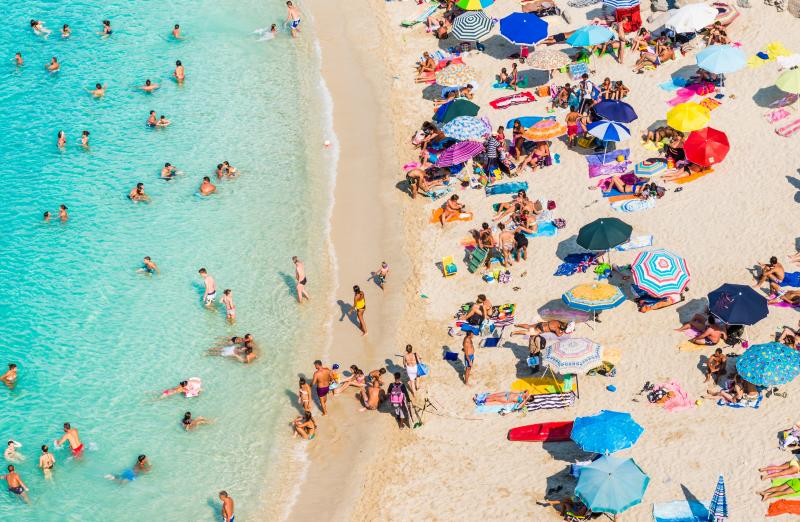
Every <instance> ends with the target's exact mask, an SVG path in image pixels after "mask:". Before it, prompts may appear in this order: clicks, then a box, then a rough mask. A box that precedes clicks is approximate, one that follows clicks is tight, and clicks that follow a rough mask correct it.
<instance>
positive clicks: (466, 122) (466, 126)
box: [442, 116, 492, 141]
mask: <svg viewBox="0 0 800 522" xmlns="http://www.w3.org/2000/svg"><path fill="white" fill-rule="evenodd" d="M442 132H443V133H444V135H445V136H447V137H448V138H453V139H456V140H459V141H465V140H480V139H483V138H484V137H485V136H486V135H487V134H490V133H491V132H492V128H491V126H490V124H489V120H487V119H486V118H477V117H475V116H459V117H457V118H453V120H452V121H450V122H448V123H446V124H445V125H444V126H443V127H442Z"/></svg>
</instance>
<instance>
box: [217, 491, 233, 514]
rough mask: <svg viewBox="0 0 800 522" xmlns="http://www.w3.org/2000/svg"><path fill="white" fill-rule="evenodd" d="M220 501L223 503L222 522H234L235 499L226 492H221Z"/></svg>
mask: <svg viewBox="0 0 800 522" xmlns="http://www.w3.org/2000/svg"><path fill="white" fill-rule="evenodd" d="M219 499H220V500H221V501H222V511H221V512H220V514H221V515H222V522H233V516H234V515H233V499H232V498H231V497H230V496H228V492H227V491H225V490H222V491H220V492H219Z"/></svg>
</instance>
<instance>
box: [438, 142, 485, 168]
mask: <svg viewBox="0 0 800 522" xmlns="http://www.w3.org/2000/svg"><path fill="white" fill-rule="evenodd" d="M483 150H484V149H483V144H481V143H478V142H476V141H462V142H459V143H456V144H455V145H450V146H449V147H448V148H446V149H445V150H444V152H442V153H441V154H439V157H438V159H437V160H436V166H437V167H450V166H452V165H458V164H460V163H464V162H466V161H469V160H471V159H472V158H474V157H475V156H477V155H478V154H480V153H481V152H483Z"/></svg>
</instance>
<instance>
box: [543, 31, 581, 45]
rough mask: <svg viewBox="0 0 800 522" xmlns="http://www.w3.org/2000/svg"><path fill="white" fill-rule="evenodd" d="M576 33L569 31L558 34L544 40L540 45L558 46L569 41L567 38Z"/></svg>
mask: <svg viewBox="0 0 800 522" xmlns="http://www.w3.org/2000/svg"><path fill="white" fill-rule="evenodd" d="M574 32H575V31H567V32H565V33H556V34H553V35H550V36H548V37H547V38H545V39H544V40H542V41H541V42H539V44H544V45H553V44H558V43H564V42H566V41H567V38H569V37H570V36H572V33H574Z"/></svg>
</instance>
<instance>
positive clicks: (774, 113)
mask: <svg viewBox="0 0 800 522" xmlns="http://www.w3.org/2000/svg"><path fill="white" fill-rule="evenodd" d="M789 114H790V112H789V111H787V110H786V109H784V108H783V107H780V108H778V109H774V110H771V111H768V112H766V113H765V114H764V119H765V120H767V123H775V122H778V121H781V120H782V119H784V118H786V117H787V116H789Z"/></svg>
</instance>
